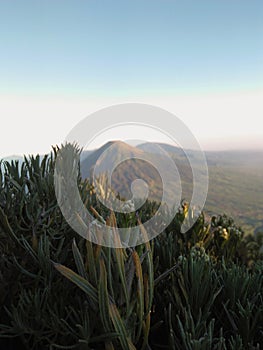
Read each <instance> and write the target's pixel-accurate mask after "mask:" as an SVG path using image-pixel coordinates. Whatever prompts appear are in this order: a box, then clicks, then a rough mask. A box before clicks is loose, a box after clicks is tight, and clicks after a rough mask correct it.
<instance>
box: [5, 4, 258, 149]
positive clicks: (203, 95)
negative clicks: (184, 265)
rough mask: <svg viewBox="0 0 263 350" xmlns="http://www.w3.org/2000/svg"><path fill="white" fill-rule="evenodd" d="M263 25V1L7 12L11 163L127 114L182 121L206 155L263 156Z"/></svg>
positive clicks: (32, 7) (37, 7)
mask: <svg viewBox="0 0 263 350" xmlns="http://www.w3.org/2000/svg"><path fill="white" fill-rule="evenodd" d="M262 18H263V2H262V0H260V1H255V0H249V1H248V0H246V1H244V0H213V1H211V0H206V1H204V0H192V1H187V0H181V1H177V0H159V1H157V0H149V1H146V0H129V1H125V0H121V1H116V0H111V1H100V0H72V1H68V0H45V1H40V0H38V1H36V0H31V1H29V0H23V1H21V0H12V1H10V0H0V43H1V46H0V47H1V54H0V116H1V138H0V156H6V155H10V154H14V153H16V154H17V153H35V152H40V153H43V152H47V151H49V149H50V145H51V144H56V143H58V144H60V143H61V142H63V140H64V138H65V136H66V135H67V133H68V132H69V131H70V129H71V128H72V127H74V125H75V124H76V123H78V122H79V121H80V120H81V119H82V118H84V117H85V116H86V115H88V114H89V113H91V112H93V111H96V110H98V109H99V108H101V107H106V106H108V105H112V104H115V103H124V102H144V103H149V104H153V105H157V106H160V107H162V108H164V109H167V110H169V111H170V112H173V113H175V114H176V115H177V116H178V117H179V118H181V119H182V120H183V121H184V122H185V123H186V124H187V125H188V127H189V128H190V129H191V130H192V132H193V133H194V134H195V136H196V137H197V139H198V140H199V141H200V144H201V146H202V147H204V148H206V149H207V148H210V149H226V148H237V147H242V148H257V147H261V148H263V141H262V140H263V122H262V119H263V104H262V101H263V21H262ZM143 134H144V133H143V132H142V135H138V133H137V135H136V136H137V138H141V137H144V136H145V135H143ZM111 136H112V138H121V137H124V135H123V133H122V135H118V132H117V131H116V132H115V133H114V132H113V134H112V135H111ZM111 136H109V135H108V137H111ZM138 136H139V137H138ZM152 137H153V138H154V136H152ZM131 138H134V136H133V135H131ZM149 139H151V136H150V135H149ZM105 141H106V140H105Z"/></svg>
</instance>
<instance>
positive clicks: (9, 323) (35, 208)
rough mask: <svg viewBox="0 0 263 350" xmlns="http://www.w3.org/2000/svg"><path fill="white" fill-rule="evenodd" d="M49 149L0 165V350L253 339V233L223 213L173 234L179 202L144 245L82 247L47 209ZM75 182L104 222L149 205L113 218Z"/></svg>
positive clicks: (258, 326)
mask: <svg viewBox="0 0 263 350" xmlns="http://www.w3.org/2000/svg"><path fill="white" fill-rule="evenodd" d="M65 147H72V146H70V145H67V146H65ZM74 150H75V151H77V152H79V151H78V150H77V149H76V148H74ZM56 155H57V149H54V150H53V152H52V154H51V155H50V156H46V157H45V158H44V159H43V160H41V159H40V157H38V156H36V157H28V158H26V157H25V159H24V162H23V164H22V166H21V167H20V166H19V165H18V163H16V162H11V163H8V162H5V164H4V167H3V170H2V171H1V173H0V256H1V259H0V348H1V349H2V348H5V349H8V348H9V349H16V348H19V349H22V347H24V348H25V349H81V350H82V349H83V350H84V349H107V350H112V349H183V350H184V349H187V350H188V349H189V350H190V349H194V350H198V349H222V350H223V349H233V350H234V349H251V350H252V349H260V348H261V347H262V345H263V300H262V299H263V294H262V287H263V277H262V267H263V261H262V251H261V247H262V235H260V234H258V235H257V236H244V232H243V231H242V230H241V228H239V227H236V225H235V223H234V222H233V220H232V219H231V218H229V217H227V216H225V215H219V216H217V217H213V218H212V219H211V221H210V222H206V221H205V216H204V214H203V213H201V214H200V216H199V219H198V221H197V222H196V223H195V224H194V225H193V227H192V228H191V229H190V230H189V231H188V232H187V233H185V234H183V233H181V231H180V226H181V223H182V221H183V220H184V219H185V218H187V219H188V220H191V218H192V217H193V215H192V212H191V209H190V208H188V206H187V204H185V203H182V206H181V208H178V213H177V214H176V216H175V217H174V219H173V220H172V222H171V224H170V225H169V226H168V227H167V228H166V229H165V230H164V232H163V233H162V234H160V235H159V236H158V237H157V238H156V239H154V240H153V241H151V242H148V243H146V244H143V245H140V246H137V247H136V248H127V249H112V248H107V247H103V246H99V245H95V244H92V243H91V242H89V241H86V240H85V239H83V238H81V237H80V236H79V235H77V234H76V233H75V232H74V231H73V230H72V229H71V227H70V226H69V225H68V224H67V222H66V221H65V219H64V217H63V215H62V213H61V211H60V209H59V206H58V204H57V200H56V196H55V192H54V163H55V159H56ZM73 165H74V164H72V165H70V166H73ZM78 187H79V192H80V195H81V197H82V198H83V200H84V201H85V204H86V205H87V207H89V208H92V211H93V213H94V215H95V216H97V218H101V219H103V220H104V219H105V221H106V223H107V224H108V225H109V226H111V227H112V229H114V228H116V227H129V226H131V225H134V224H136V223H140V222H144V221H146V220H147V219H148V218H149V217H150V216H152V215H154V214H155V213H156V210H157V208H158V204H157V203H153V202H146V203H145V204H144V205H143V206H142V208H141V209H140V210H139V212H137V213H136V214H135V213H132V214H118V215H115V214H114V213H113V212H110V211H109V210H108V209H106V208H105V207H104V206H103V205H101V204H100V202H98V201H97V200H96V193H95V192H94V187H93V185H91V184H90V183H89V182H88V181H81V179H80V178H79V179H78ZM144 234H147V232H144Z"/></svg>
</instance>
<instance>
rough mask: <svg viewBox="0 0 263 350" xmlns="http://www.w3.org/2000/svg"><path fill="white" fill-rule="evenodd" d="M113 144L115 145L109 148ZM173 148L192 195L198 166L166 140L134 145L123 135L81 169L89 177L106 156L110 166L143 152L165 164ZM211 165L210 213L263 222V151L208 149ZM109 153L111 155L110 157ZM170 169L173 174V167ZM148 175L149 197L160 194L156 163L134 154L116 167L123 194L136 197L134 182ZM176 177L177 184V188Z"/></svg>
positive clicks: (254, 226)
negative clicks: (195, 170) (164, 142)
mask: <svg viewBox="0 0 263 350" xmlns="http://www.w3.org/2000/svg"><path fill="white" fill-rule="evenodd" d="M109 147H110V151H109V152H108V151H107V152H105V151H106V150H107V149H108V148H109ZM160 147H161V149H163V150H164V151H165V152H167V153H169V155H170V156H171V157H172V159H173V160H174V162H175V164H176V165H177V168H178V170H179V173H180V177H181V179H182V189H183V195H182V198H186V199H187V200H190V198H191V194H192V170H191V167H190V163H189V161H188V159H187V158H186V156H185V153H184V151H183V150H182V149H180V148H178V147H175V146H171V145H167V144H162V143H144V144H141V145H138V146H137V147H132V146H130V145H127V144H125V143H124V142H120V141H111V142H109V143H107V144H105V145H104V146H102V147H101V148H99V149H97V150H95V151H93V152H92V153H91V154H90V155H89V156H88V157H86V159H85V160H84V161H82V162H81V175H82V177H83V178H86V177H89V176H90V174H91V173H92V170H93V168H94V165H95V164H96V161H97V160H98V158H99V157H100V156H101V155H102V154H103V152H105V155H104V156H102V158H101V163H104V165H103V166H104V168H103V166H102V165H101V169H100V170H101V171H102V172H103V171H105V169H107V168H108V167H109V164H110V163H111V162H113V161H116V160H118V159H121V157H123V156H124V155H125V156H128V157H129V156H130V157H131V158H132V157H135V158H140V156H142V154H144V155H145V156H147V157H148V159H149V160H154V161H155V162H157V163H158V162H159V163H160V164H162V161H161V158H162V154H161V153H162V151H161V150H160ZM188 154H189V155H190V159H191V161H192V160H194V159H195V158H196V159H197V151H192V150H191V151H188ZM205 155H206V158H207V164H208V169H209V191H208V196H207V201H206V205H205V211H206V213H207V214H209V215H213V214H216V213H218V212H220V213H226V214H227V215H230V216H232V217H233V218H234V219H235V220H236V221H237V223H238V224H240V225H242V226H243V227H244V228H245V229H246V231H248V232H253V231H254V230H261V228H263V165H262V164H263V162H262V160H263V152H260V151H224V152H223V151H220V152H205ZM106 158H107V161H106ZM165 171H166V172H167V174H168V177H169V173H170V169H169V168H167V169H165ZM137 178H140V179H144V180H145V181H146V183H147V184H148V186H149V188H150V193H149V198H150V199H154V200H160V199H161V197H162V181H161V178H160V176H159V174H158V172H157V171H156V169H155V168H154V167H153V166H151V165H150V164H149V163H146V162H145V161H142V160H139V159H130V160H128V161H125V162H123V163H122V164H120V165H119V166H118V167H117V169H116V170H115V171H114V172H113V176H112V186H113V188H114V189H115V191H117V192H118V193H119V194H120V195H121V196H123V197H125V198H130V197H131V191H130V188H131V183H132V182H133V181H134V180H135V179H137ZM176 187H177V186H176V183H174V188H175V189H176Z"/></svg>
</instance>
